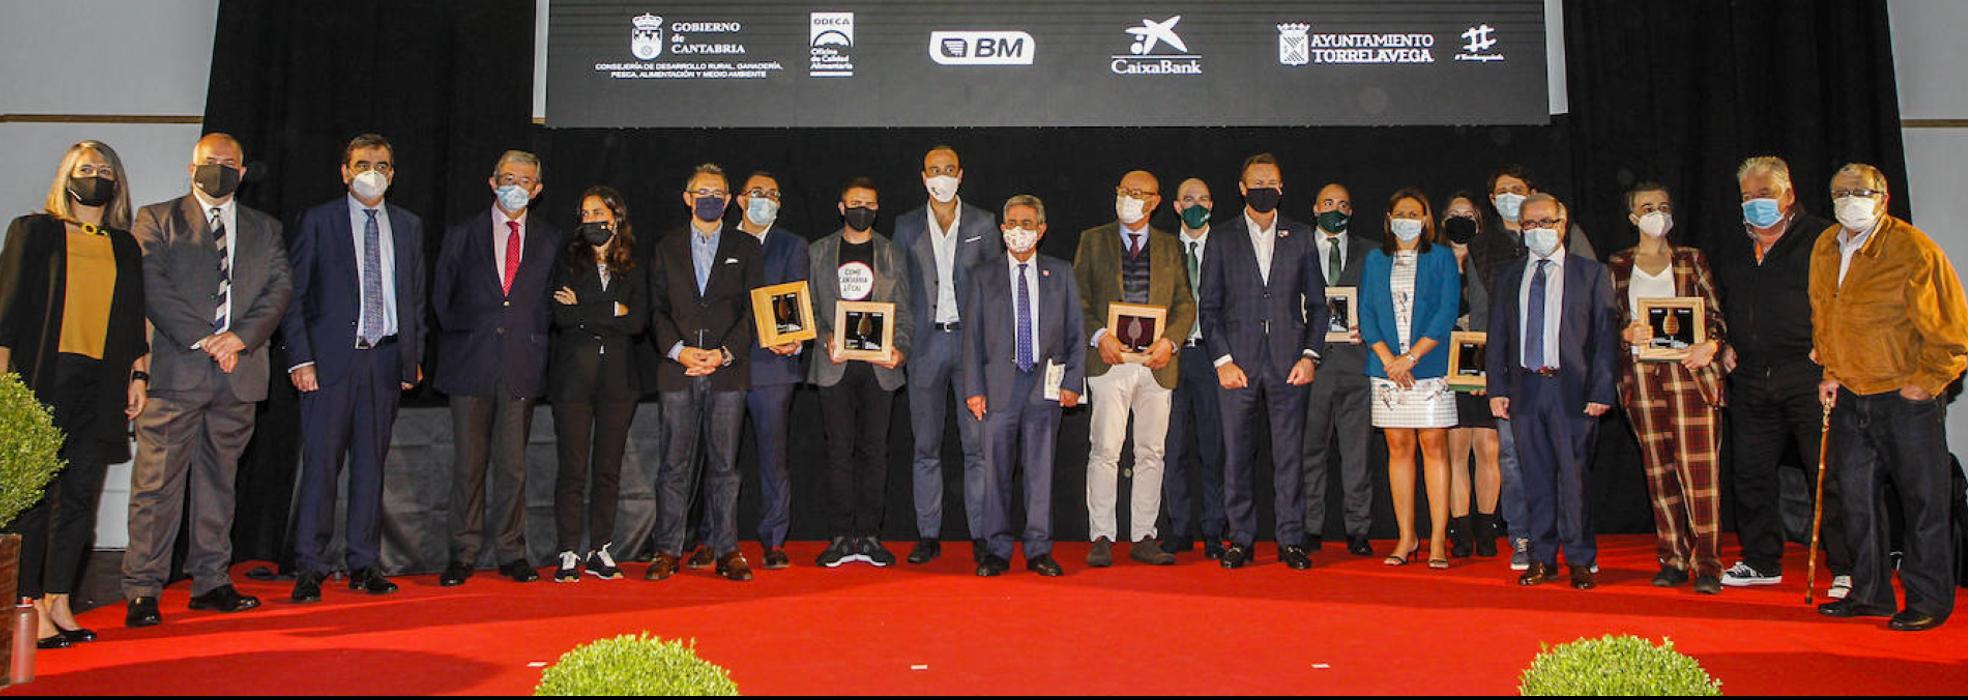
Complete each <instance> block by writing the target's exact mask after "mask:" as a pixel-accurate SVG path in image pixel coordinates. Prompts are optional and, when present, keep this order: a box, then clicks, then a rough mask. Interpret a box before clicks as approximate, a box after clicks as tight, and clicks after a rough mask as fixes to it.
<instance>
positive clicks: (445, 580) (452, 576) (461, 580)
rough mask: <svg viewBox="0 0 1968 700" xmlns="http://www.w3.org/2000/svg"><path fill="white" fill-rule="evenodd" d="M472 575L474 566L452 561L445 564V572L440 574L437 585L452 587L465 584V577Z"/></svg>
mask: <svg viewBox="0 0 1968 700" xmlns="http://www.w3.org/2000/svg"><path fill="white" fill-rule="evenodd" d="M471 576H472V568H471V567H470V566H466V565H465V564H464V562H456V561H454V562H451V563H450V564H446V565H445V566H444V573H442V574H438V576H437V585H440V586H445V587H450V586H462V585H465V579H469V578H471Z"/></svg>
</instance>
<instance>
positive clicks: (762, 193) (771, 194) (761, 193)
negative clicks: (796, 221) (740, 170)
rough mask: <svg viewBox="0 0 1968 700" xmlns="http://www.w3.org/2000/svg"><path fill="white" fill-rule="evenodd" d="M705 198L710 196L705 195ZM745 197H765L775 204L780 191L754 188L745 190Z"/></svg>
mask: <svg viewBox="0 0 1968 700" xmlns="http://www.w3.org/2000/svg"><path fill="white" fill-rule="evenodd" d="M705 196H709V195H705ZM745 196H747V197H764V198H766V199H770V200H772V201H774V202H777V201H779V190H768V189H766V188H763V187H754V188H751V189H749V190H745Z"/></svg>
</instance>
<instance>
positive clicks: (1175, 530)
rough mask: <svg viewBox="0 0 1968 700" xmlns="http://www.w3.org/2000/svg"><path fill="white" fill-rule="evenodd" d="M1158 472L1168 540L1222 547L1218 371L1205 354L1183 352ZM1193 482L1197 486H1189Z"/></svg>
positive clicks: (1203, 350) (1190, 350)
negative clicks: (1197, 494)
mask: <svg viewBox="0 0 1968 700" xmlns="http://www.w3.org/2000/svg"><path fill="white" fill-rule="evenodd" d="M1177 362H1179V363H1180V365H1179V367H1178V370H1179V371H1178V374H1177V380H1176V386H1175V395H1174V397H1173V398H1172V399H1171V400H1172V402H1173V404H1172V407H1171V408H1170V410H1169V432H1168V442H1167V443H1166V445H1167V446H1166V448H1165V449H1166V452H1164V453H1163V454H1164V455H1165V456H1164V458H1163V472H1162V509H1163V510H1164V511H1167V512H1168V518H1169V529H1168V531H1169V539H1171V540H1175V541H1178V542H1180V541H1187V540H1189V539H1190V538H1193V537H1196V536H1197V535H1201V536H1202V537H1204V538H1205V539H1209V540H1211V541H1216V542H1221V541H1223V533H1224V530H1225V528H1226V526H1225V523H1224V518H1223V414H1222V411H1221V410H1220V409H1219V406H1220V405H1221V404H1220V402H1219V401H1218V396H1217V392H1218V391H1219V388H1218V387H1217V384H1216V369H1215V368H1213V367H1211V366H1210V357H1209V349H1208V348H1203V347H1193V348H1183V349H1182V354H1181V357H1180V358H1178V360H1177ZM1191 482H1195V483H1194V484H1193V485H1192V484H1191ZM1192 488H1199V489H1200V490H1201V496H1202V497H1201V498H1198V499H1195V500H1198V501H1201V503H1202V526H1201V528H1200V529H1198V527H1197V522H1196V512H1195V508H1194V507H1192V506H1191V505H1190V501H1191V499H1190V493H1191V490H1190V489H1192Z"/></svg>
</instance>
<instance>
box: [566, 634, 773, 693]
mask: <svg viewBox="0 0 1968 700" xmlns="http://www.w3.org/2000/svg"><path fill="white" fill-rule="evenodd" d="M533 694H534V695H536V696H557V695H645V696H647V695H654V696H664V695H737V694H738V685H737V684H736V683H732V682H731V672H730V671H727V670H725V669H724V667H722V666H719V665H717V664H714V663H711V662H709V661H705V660H703V659H702V658H699V657H698V656H697V642H696V640H691V641H690V642H689V643H687V644H686V643H684V642H679V641H666V640H663V639H659V638H656V637H652V636H650V635H649V633H648V632H643V633H642V634H639V635H637V634H625V635H622V636H620V637H615V638H612V639H597V640H595V641H592V642H589V643H587V644H583V645H581V646H578V647H574V649H573V650H572V651H569V652H567V653H566V654H563V655H561V657H560V660H559V661H555V662H554V665H552V666H549V667H547V670H545V671H542V672H541V673H540V685H539V686H538V687H535V688H534V689H533Z"/></svg>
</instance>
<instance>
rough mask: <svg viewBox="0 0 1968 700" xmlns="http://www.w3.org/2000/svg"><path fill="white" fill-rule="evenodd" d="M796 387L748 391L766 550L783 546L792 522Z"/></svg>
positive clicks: (761, 538) (761, 535) (760, 533)
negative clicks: (790, 465) (790, 444)
mask: <svg viewBox="0 0 1968 700" xmlns="http://www.w3.org/2000/svg"><path fill="white" fill-rule="evenodd" d="M796 386H798V385H795V384H773V385H769V386H754V387H752V388H751V389H749V390H746V392H745V412H746V413H748V414H750V415H751V417H752V434H753V435H754V436H755V437H756V438H757V439H758V469H759V526H758V539H759V544H760V545H763V546H764V547H765V548H766V549H778V548H780V547H782V546H784V545H785V544H786V529H787V528H788V527H790V526H791V524H792V522H793V519H792V517H793V516H792V512H793V510H792V509H793V482H792V477H791V475H789V474H788V473H787V472H786V442H787V440H788V439H789V438H788V436H787V430H788V429H789V427H790V423H791V421H792V410H793V389H794V388H795V387H796ZM884 415H886V414H884ZM886 425H887V424H886V422H884V423H883V426H884V427H886ZM884 435H886V433H884Z"/></svg>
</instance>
